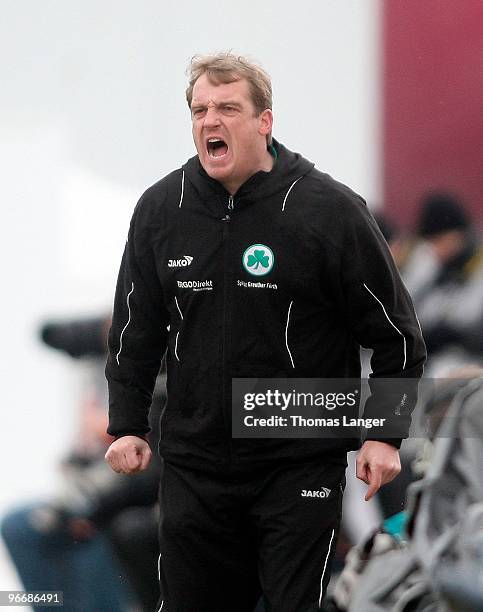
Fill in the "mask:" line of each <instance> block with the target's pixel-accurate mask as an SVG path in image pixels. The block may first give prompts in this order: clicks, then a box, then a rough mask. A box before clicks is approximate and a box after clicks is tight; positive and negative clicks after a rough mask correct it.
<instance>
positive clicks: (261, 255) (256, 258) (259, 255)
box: [247, 249, 269, 270]
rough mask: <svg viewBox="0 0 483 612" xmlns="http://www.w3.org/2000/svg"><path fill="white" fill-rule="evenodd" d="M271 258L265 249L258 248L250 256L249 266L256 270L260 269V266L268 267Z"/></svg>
mask: <svg viewBox="0 0 483 612" xmlns="http://www.w3.org/2000/svg"><path fill="white" fill-rule="evenodd" d="M268 265H269V258H268V255H265V251H262V250H261V249H257V250H256V251H254V252H253V255H249V256H248V261H247V266H248V267H249V268H253V269H254V270H258V266H263V267H264V268H268Z"/></svg>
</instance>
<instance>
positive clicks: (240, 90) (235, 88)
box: [192, 73, 251, 105]
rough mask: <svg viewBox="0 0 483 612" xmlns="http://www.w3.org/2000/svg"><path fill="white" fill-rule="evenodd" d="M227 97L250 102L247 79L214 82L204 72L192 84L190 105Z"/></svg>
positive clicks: (215, 101)
mask: <svg viewBox="0 0 483 612" xmlns="http://www.w3.org/2000/svg"><path fill="white" fill-rule="evenodd" d="M228 99H230V100H238V101H240V102H242V101H245V102H251V99H250V90H249V85H248V81H247V80H246V79H239V80H238V81H233V82H232V83H219V84H215V83H212V82H211V81H210V80H209V78H208V76H207V75H206V73H205V74H202V75H201V76H200V78H199V79H198V80H197V81H196V83H195V84H194V87H193V99H192V105H193V104H195V103H198V104H200V103H201V104H207V103H208V102H210V101H212V102H214V103H215V104H218V103H220V102H222V101H225V100H228Z"/></svg>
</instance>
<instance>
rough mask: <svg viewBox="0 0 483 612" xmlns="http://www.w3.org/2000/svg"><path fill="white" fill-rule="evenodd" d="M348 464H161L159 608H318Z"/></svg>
mask: <svg viewBox="0 0 483 612" xmlns="http://www.w3.org/2000/svg"><path fill="white" fill-rule="evenodd" d="M345 467H346V466H345V465H342V464H340V463H327V462H324V461H323V459H319V460H318V461H317V462H311V463H302V464H300V463H299V464H292V465H288V466H284V467H277V468H271V469H264V470H260V469H258V470H257V471H256V472H254V473H250V474H247V473H244V474H234V473H232V474H229V473H223V474H218V475H213V474H209V475H208V474H206V473H203V472H199V471H195V470H191V469H186V468H184V467H183V468H180V467H178V466H174V465H172V464H167V463H165V464H164V468H163V473H162V477H161V487H160V502H161V523H160V551H161V556H160V560H159V573H160V582H161V585H160V586H161V599H160V601H159V604H158V609H159V610H161V612H252V611H253V609H254V607H255V604H256V602H257V600H258V598H259V596H260V594H261V593H263V596H264V601H265V606H266V610H267V612H315V611H316V610H319V607H320V603H321V601H322V597H323V594H324V593H325V589H326V587H327V584H328V582H329V577H330V566H331V561H332V557H333V554H334V550H335V545H336V541H337V535H338V530H339V524H340V518H341V507H342V493H343V488H344V485H345V477H344V473H345Z"/></svg>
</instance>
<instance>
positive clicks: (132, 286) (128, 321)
mask: <svg viewBox="0 0 483 612" xmlns="http://www.w3.org/2000/svg"><path fill="white" fill-rule="evenodd" d="M133 291H134V283H131V291H130V292H129V293H128V294H127V298H126V301H127V310H128V313H129V317H128V320H127V323H126V325H125V326H124V328H123V330H122V332H121V336H120V338H119V352H118V354H117V355H116V361H117V365H119V355H120V354H121V351H122V337H123V335H124V332H125V331H126V329H127V326H128V325H129V323H130V322H131V307H130V305H129V298H130V297H131V294H132V292H133Z"/></svg>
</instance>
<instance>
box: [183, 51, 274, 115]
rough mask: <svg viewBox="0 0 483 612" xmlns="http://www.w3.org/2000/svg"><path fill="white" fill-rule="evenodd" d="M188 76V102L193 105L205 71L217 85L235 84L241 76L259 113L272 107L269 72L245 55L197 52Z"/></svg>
mask: <svg viewBox="0 0 483 612" xmlns="http://www.w3.org/2000/svg"><path fill="white" fill-rule="evenodd" d="M186 72H187V75H188V79H189V84H188V88H187V89H186V101H187V102H188V106H189V107H190V108H191V101H192V99H193V87H194V85H195V83H196V81H197V80H198V79H199V78H200V76H201V75H202V74H205V73H206V74H207V76H208V79H209V80H210V81H211V82H212V83H213V84H215V85H219V84H220V83H233V82H235V81H239V80H240V79H245V80H246V81H247V82H248V86H249V89H250V97H251V101H252V103H253V106H254V107H255V111H256V113H257V115H259V114H260V113H263V111H264V110H266V109H267V108H269V109H270V110H271V109H272V83H271V81H270V77H269V75H268V74H267V73H266V72H265V70H263V68H261V67H260V66H257V65H256V64H254V63H253V62H250V61H249V60H248V59H247V58H246V57H243V56H241V55H234V54H233V53H230V52H222V53H215V54H213V55H194V56H193V57H192V58H191V62H190V64H189V66H188V69H187V71H186Z"/></svg>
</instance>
